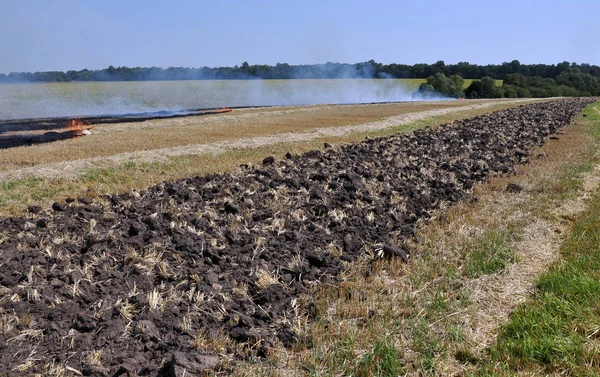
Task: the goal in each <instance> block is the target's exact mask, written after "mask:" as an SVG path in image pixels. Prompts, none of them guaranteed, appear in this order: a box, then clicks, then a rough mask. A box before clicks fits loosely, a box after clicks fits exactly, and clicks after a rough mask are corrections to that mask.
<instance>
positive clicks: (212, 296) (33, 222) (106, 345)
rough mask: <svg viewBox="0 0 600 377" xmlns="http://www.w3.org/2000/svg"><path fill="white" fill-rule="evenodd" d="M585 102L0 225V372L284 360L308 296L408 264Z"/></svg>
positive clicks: (492, 117)
mask: <svg viewBox="0 0 600 377" xmlns="http://www.w3.org/2000/svg"><path fill="white" fill-rule="evenodd" d="M590 102H591V100H584V99H570V100H560V101H553V102H550V103H542V104H533V105H527V106H521V107H518V108H513V109H509V110H505V111H500V112H496V113H492V114H488V115H485V116H479V117H476V118H473V119H471V120H467V121H459V122H455V123H453V124H451V125H445V126H440V127H436V128H430V129H425V130H418V131H415V132H414V133H412V134H409V135H397V136H392V137H387V138H378V139H368V140H365V141H364V142H362V143H358V144H352V145H346V146H341V147H339V148H332V147H331V146H327V147H326V148H325V149H324V150H322V151H312V152H309V153H306V154H304V155H302V156H292V155H288V156H287V158H286V159H285V160H283V161H276V160H275V159H274V158H272V157H267V158H265V160H264V161H263V164H262V165H261V166H242V167H241V168H240V170H239V171H238V172H236V173H234V174H226V175H213V176H206V177H196V178H189V179H185V180H180V181H176V182H163V183H161V184H159V185H156V186H154V187H151V188H149V189H147V190H143V191H138V192H128V193H124V194H122V195H115V196H105V197H102V198H98V199H97V200H94V201H91V200H89V199H84V198H81V199H77V200H76V199H72V200H68V201H67V202H66V203H55V204H54V205H53V206H52V208H51V209H43V208H39V207H31V208H30V209H29V212H30V214H29V215H28V216H26V217H13V218H6V219H3V220H0V364H1V365H5V366H7V370H10V371H12V373H15V375H16V374H19V373H42V374H47V373H50V372H51V371H54V372H56V371H57V370H65V369H64V368H67V367H68V368H70V369H68V370H71V371H73V370H76V371H78V372H81V373H82V374H84V375H94V376H113V375H116V376H126V375H134V374H137V375H157V374H158V375H169V376H171V375H181V373H182V371H183V370H185V371H186V373H187V375H200V374H201V373H202V371H203V370H205V369H213V368H226V367H227V366H226V361H227V359H228V358H231V357H233V358H244V357H248V356H251V355H258V356H264V355H265V354H266V353H268V350H269V348H271V347H275V346H278V345H279V344H280V345H283V346H285V347H291V346H292V345H293V344H294V343H296V342H298V341H299V340H306V339H303V333H302V330H303V324H305V323H306V321H309V320H310V318H311V316H314V315H318V312H319V308H315V307H314V304H313V303H311V302H310V300H308V299H307V297H308V296H307V295H306V294H307V293H309V292H310V290H311V287H313V286H314V285H318V284H321V283H323V282H326V281H330V282H335V280H336V278H337V276H338V275H339V274H340V273H341V272H342V271H344V270H345V269H347V268H348V267H349V266H350V265H351V264H352V263H356V262H358V261H367V262H368V261H370V260H372V259H374V258H402V259H404V260H408V259H409V257H410V255H409V250H408V249H407V248H406V247H405V242H406V240H408V239H410V237H411V236H412V235H413V233H414V230H415V228H416V227H417V226H418V224H419V222H420V221H423V220H427V219H428V218H429V217H430V216H431V214H432V213H433V212H434V211H436V210H439V209H442V208H443V207H444V206H445V205H447V204H449V203H453V202H457V201H460V200H464V199H465V198H467V197H468V195H469V193H470V190H471V188H472V187H473V184H475V183H476V182H478V181H481V180H483V179H485V178H486V177H487V176H489V175H490V174H497V173H509V172H511V171H512V170H513V166H514V165H515V164H517V163H523V162H527V161H528V150H529V149H530V148H531V147H533V146H536V145H540V144H542V143H543V142H544V141H545V140H546V139H547V138H548V137H550V136H551V135H552V134H553V133H555V132H556V131H557V130H559V129H560V128H561V127H564V126H566V125H568V124H569V123H570V121H571V120H572V118H573V117H574V116H575V115H576V114H577V113H578V111H579V110H581V109H582V108H583V107H584V106H585V105H586V104H588V103H590ZM51 368H54V369H52V370H51ZM60 368H63V369H60Z"/></svg>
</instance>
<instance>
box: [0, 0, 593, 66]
mask: <svg viewBox="0 0 600 377" xmlns="http://www.w3.org/2000/svg"><path fill="white" fill-rule="evenodd" d="M599 15H600V0H571V1H567V0H518V1H517V0H500V1H499V0H495V1H484V0H477V1H473V0H456V1H441V0H430V1H426V0H422V1H417V0H414V1H402V0H398V1H391V0H390V1H380V0H339V1H338V0H330V1H328V0H321V1H318V0H293V1H292V0H289V1H286V0H280V1H275V0H247V1H240V0H221V1H219V0H210V1H203V0H198V1H194V0H173V1H166V0H165V1H153V0H0V17H1V20H0V53H1V55H0V72H1V73H9V72H14V71H18V72H20V71H32V72H34V71H49V70H61V71H66V70H70V69H76V70H79V69H84V68H88V69H101V68H106V67H108V66H109V65H114V66H130V67H133V66H141V67H150V66H158V67H164V68H166V67H170V66H183V67H203V66H208V67H217V66H234V65H241V63H242V62H244V61H248V62H249V63H250V64H269V65H272V64H276V63H278V62H279V63H289V64H314V63H325V62H328V61H331V62H339V63H357V62H363V61H367V60H370V59H374V60H375V61H377V62H381V63H404V64H415V63H435V62H436V61H438V60H444V61H445V62H446V63H447V64H450V63H457V62H460V61H467V62H470V63H475V64H499V63H502V62H504V61H511V60H514V59H517V60H519V61H521V63H526V64H531V63H548V64H554V63H559V62H562V61H565V60H566V61H569V62H578V63H590V64H596V65H600V23H599V22H598V21H599V18H598V17H599Z"/></svg>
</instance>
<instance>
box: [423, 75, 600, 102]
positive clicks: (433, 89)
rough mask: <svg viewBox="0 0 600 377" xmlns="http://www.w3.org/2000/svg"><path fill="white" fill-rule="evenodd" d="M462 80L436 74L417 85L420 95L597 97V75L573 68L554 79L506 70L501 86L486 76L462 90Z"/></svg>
mask: <svg viewBox="0 0 600 377" xmlns="http://www.w3.org/2000/svg"><path fill="white" fill-rule="evenodd" d="M464 82H465V81H464V79H463V77H462V76H460V75H456V74H455V75H451V76H449V77H448V76H446V75H445V74H443V73H436V74H435V75H433V76H430V77H428V78H427V82H425V83H423V84H421V85H420V86H419V93H420V95H421V96H423V97H434V96H438V95H439V94H442V95H444V96H448V97H455V98H459V97H467V98H503V97H504V98H541V97H589V96H600V78H598V77H596V76H592V75H591V74H590V73H584V72H581V71H580V70H578V69H576V68H568V69H567V70H565V71H563V72H562V73H560V74H559V75H558V76H556V77H555V78H550V77H547V78H543V77H541V76H533V77H531V76H525V75H522V74H520V73H508V74H506V75H505V76H504V80H503V83H502V86H498V85H496V80H494V79H493V78H492V77H490V76H486V77H483V78H481V79H480V80H476V81H473V82H472V83H471V84H470V85H469V86H468V87H467V88H466V89H464Z"/></svg>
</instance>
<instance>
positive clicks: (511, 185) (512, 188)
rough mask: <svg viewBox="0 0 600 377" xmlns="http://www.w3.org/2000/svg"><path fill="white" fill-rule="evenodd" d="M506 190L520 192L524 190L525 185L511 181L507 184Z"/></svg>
mask: <svg viewBox="0 0 600 377" xmlns="http://www.w3.org/2000/svg"><path fill="white" fill-rule="evenodd" d="M506 191H508V192H514V193H519V192H521V191H523V187H522V186H519V185H517V184H516V183H509V184H508V185H506Z"/></svg>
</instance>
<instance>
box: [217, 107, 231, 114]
mask: <svg viewBox="0 0 600 377" xmlns="http://www.w3.org/2000/svg"><path fill="white" fill-rule="evenodd" d="M232 111H233V110H232V109H229V108H227V107H223V108H221V109H219V110H216V111H215V112H216V113H219V114H220V113H230V112H232Z"/></svg>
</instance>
